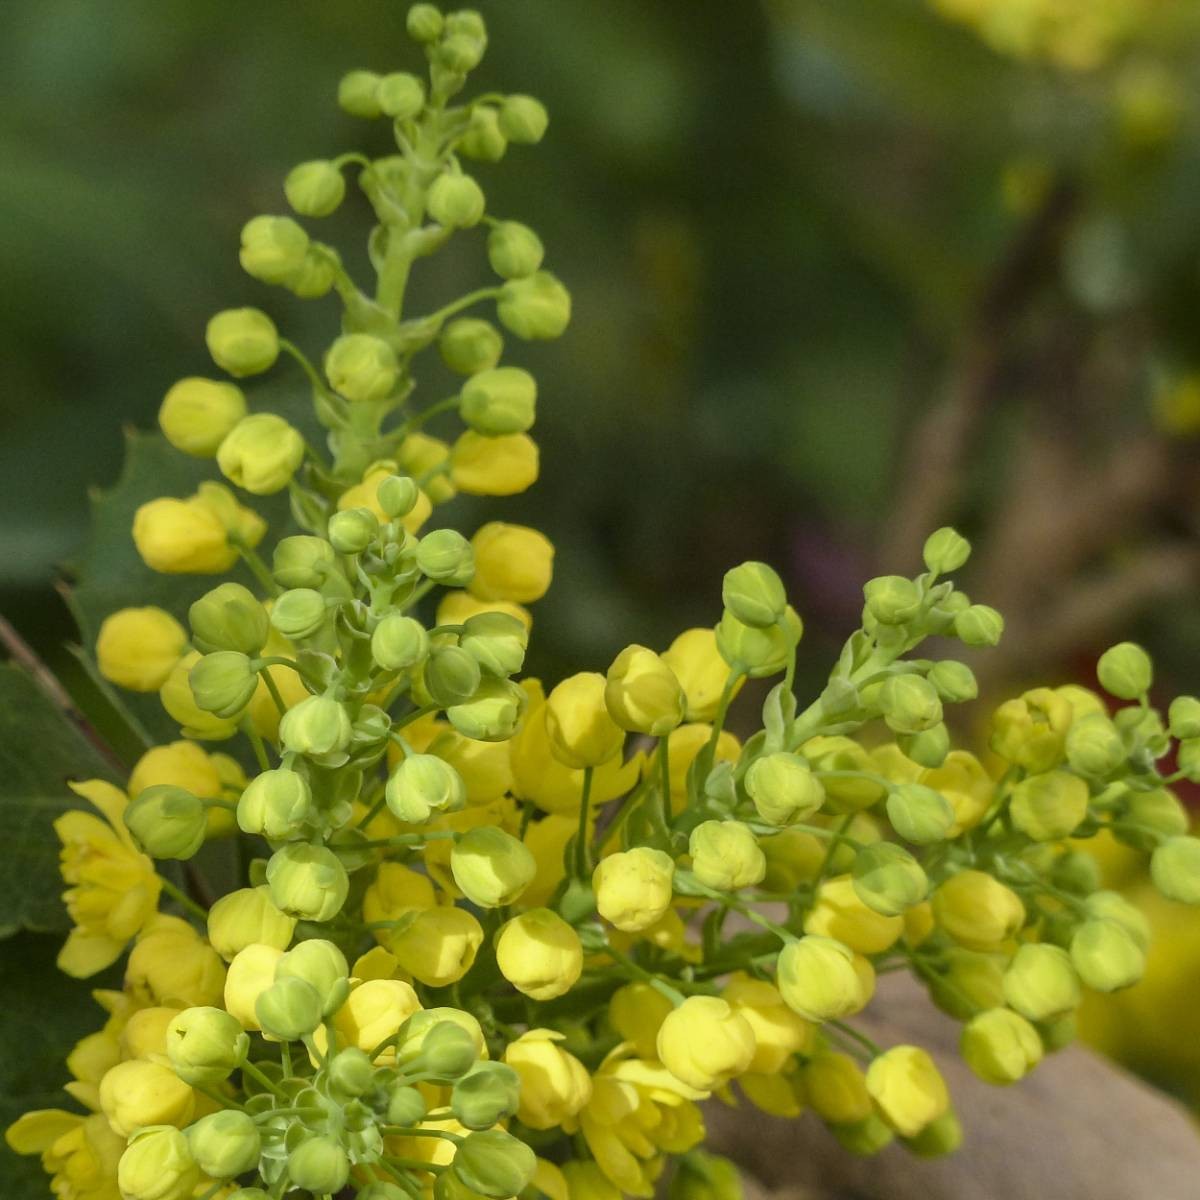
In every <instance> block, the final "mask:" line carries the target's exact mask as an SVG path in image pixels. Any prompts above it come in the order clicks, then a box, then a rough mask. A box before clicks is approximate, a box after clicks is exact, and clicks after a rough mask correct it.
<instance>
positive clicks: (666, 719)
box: [604, 644, 687, 737]
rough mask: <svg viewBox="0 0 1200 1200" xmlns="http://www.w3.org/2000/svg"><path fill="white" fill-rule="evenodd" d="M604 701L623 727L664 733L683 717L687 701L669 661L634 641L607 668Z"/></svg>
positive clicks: (657, 735)
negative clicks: (633, 643) (668, 663)
mask: <svg viewBox="0 0 1200 1200" xmlns="http://www.w3.org/2000/svg"><path fill="white" fill-rule="evenodd" d="M604 703H605V704H606V705H607V706H608V713H609V716H611V717H612V719H613V720H614V721H616V723H617V724H618V725H620V726H621V728H622V729H627V730H629V731H630V732H633V733H648V734H651V735H652V736H654V737H662V735H663V734H666V733H669V732H670V731H671V730H672V729H674V728H676V727H677V726H678V725H679V723H680V722H681V721H682V720H683V714H684V708H685V705H686V703H687V701H686V699H685V697H684V694H683V688H682V687H681V686H680V683H679V680H678V679H676V677H675V672H674V671H672V670H671V668H670V667H669V666H668V665H667V663H666V661H665V660H664V659H662V658H660V657H659V656H658V655H657V654H655V653H654V651H653V650H648V649H647V648H646V647H645V646H638V645H636V644H635V645H631V646H626V647H625V649H624V650H622V651H621V653H620V654H618V655H617V657H616V658H615V659H613V662H612V666H610V667H609V668H608V675H607V676H606V678H605V687H604Z"/></svg>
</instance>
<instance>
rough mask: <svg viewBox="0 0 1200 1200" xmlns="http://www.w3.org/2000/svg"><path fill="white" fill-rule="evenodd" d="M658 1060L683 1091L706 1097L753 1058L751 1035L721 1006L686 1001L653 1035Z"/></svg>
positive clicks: (703, 999)
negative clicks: (685, 1088)
mask: <svg viewBox="0 0 1200 1200" xmlns="http://www.w3.org/2000/svg"><path fill="white" fill-rule="evenodd" d="M657 1045H658V1058H659V1061H660V1062H661V1063H662V1065H663V1066H664V1067H666V1068H667V1070H668V1071H670V1072H671V1074H672V1075H674V1076H675V1078H676V1079H678V1080H680V1081H682V1082H683V1083H685V1084H687V1085H688V1087H693V1088H697V1089H698V1090H700V1091H705V1092H707V1091H711V1090H713V1089H714V1088H718V1087H721V1086H723V1085H724V1084H726V1083H728V1082H729V1080H730V1079H732V1078H733V1077H734V1076H735V1075H740V1074H742V1072H744V1071H745V1070H746V1069H747V1068H748V1067H749V1066H750V1063H751V1061H752V1059H753V1058H754V1030H753V1029H752V1028H751V1026H750V1023H749V1022H748V1021H747V1020H746V1018H745V1017H744V1016H742V1014H741V1013H740V1012H738V1011H737V1009H735V1008H734V1007H733V1006H732V1005H731V1004H730V1003H729V1002H728V1001H727V1000H722V999H720V998H719V997H717V996H689V997H688V998H687V999H686V1000H685V1001H684V1002H683V1003H682V1004H681V1005H679V1006H678V1007H677V1008H674V1009H672V1010H671V1012H669V1013H668V1014H667V1016H666V1018H665V1019H664V1021H663V1023H662V1025H661V1026H660V1027H659V1030H658V1042H657Z"/></svg>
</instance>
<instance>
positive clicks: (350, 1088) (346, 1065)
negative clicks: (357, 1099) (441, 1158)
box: [326, 1046, 425, 1119]
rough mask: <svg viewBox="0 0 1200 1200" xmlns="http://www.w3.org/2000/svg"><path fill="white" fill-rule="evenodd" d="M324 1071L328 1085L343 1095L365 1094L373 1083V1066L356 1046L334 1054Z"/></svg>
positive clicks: (365, 1054)
mask: <svg viewBox="0 0 1200 1200" xmlns="http://www.w3.org/2000/svg"><path fill="white" fill-rule="evenodd" d="M326 1071H327V1073H328V1076H329V1082H330V1085H331V1086H332V1087H333V1088H334V1089H336V1090H337V1091H338V1092H340V1093H341V1094H342V1095H343V1096H351V1097H354V1096H363V1095H366V1093H367V1092H369V1091H370V1090H371V1088H372V1087H373V1086H374V1084H375V1067H374V1065H373V1064H372V1062H371V1059H370V1057H369V1056H368V1055H367V1053H366V1051H365V1050H360V1049H359V1048H358V1047H357V1046H347V1047H346V1049H345V1050H342V1051H339V1052H338V1053H337V1054H336V1055H334V1057H333V1058H332V1059H330V1060H329V1063H328V1065H327V1066H326ZM421 1115H422V1116H424V1115H425V1114H424V1113H422V1114H421ZM418 1119H419V1118H418Z"/></svg>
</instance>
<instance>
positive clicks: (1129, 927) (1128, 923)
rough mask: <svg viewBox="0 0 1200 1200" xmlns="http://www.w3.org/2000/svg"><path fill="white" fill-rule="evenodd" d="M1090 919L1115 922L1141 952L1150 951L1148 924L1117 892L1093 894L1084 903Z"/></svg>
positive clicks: (1139, 911) (1137, 910)
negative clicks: (1095, 918)
mask: <svg viewBox="0 0 1200 1200" xmlns="http://www.w3.org/2000/svg"><path fill="white" fill-rule="evenodd" d="M1084 908H1085V909H1086V910H1087V913H1088V915H1089V916H1091V917H1097V918H1102V919H1105V920H1109V921H1115V922H1116V923H1117V924H1118V925H1120V926H1121V928H1122V929H1124V930H1125V932H1126V933H1127V934H1129V936H1130V937H1131V938H1133V940H1134V942H1135V943H1136V945H1137V946H1138V947H1139V948H1140V949H1141V950H1143V951H1146V950H1149V949H1150V922H1149V921H1148V920H1147V919H1146V914H1145V913H1144V912H1142V910H1141V909H1140V908H1138V906H1137V905H1136V904H1131V903H1130V902H1129V901H1128V900H1126V899H1125V897H1124V896H1122V895H1121V894H1120V893H1119V892H1108V891H1103V892H1094V893H1093V894H1092V895H1090V896H1088V898H1087V899H1086V900H1085V901H1084Z"/></svg>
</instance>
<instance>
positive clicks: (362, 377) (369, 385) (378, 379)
mask: <svg viewBox="0 0 1200 1200" xmlns="http://www.w3.org/2000/svg"><path fill="white" fill-rule="evenodd" d="M399 370H400V366H399V363H397V361H396V352H395V351H394V350H393V349H392V348H391V346H389V345H388V344H387V342H385V341H384V340H383V339H382V338H377V337H374V336H373V335H371V334H369V333H346V334H343V335H342V336H341V337H340V338H338V339H337V341H335V342H334V343H333V345H332V346H330V347H329V349H328V351H327V352H326V354H325V378H326V379H328V380H329V385H330V387H332V388H333V390H334V391H335V392H339V393H341V395H343V396H345V397H346V399H347V400H354V401H359V402H361V403H364V404H368V403H374V402H375V401H377V400H385V399H386V398H387V397H388V396H390V395H391V394H392V389H393V388H395V386H396V376H397V375H398V373H399Z"/></svg>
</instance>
